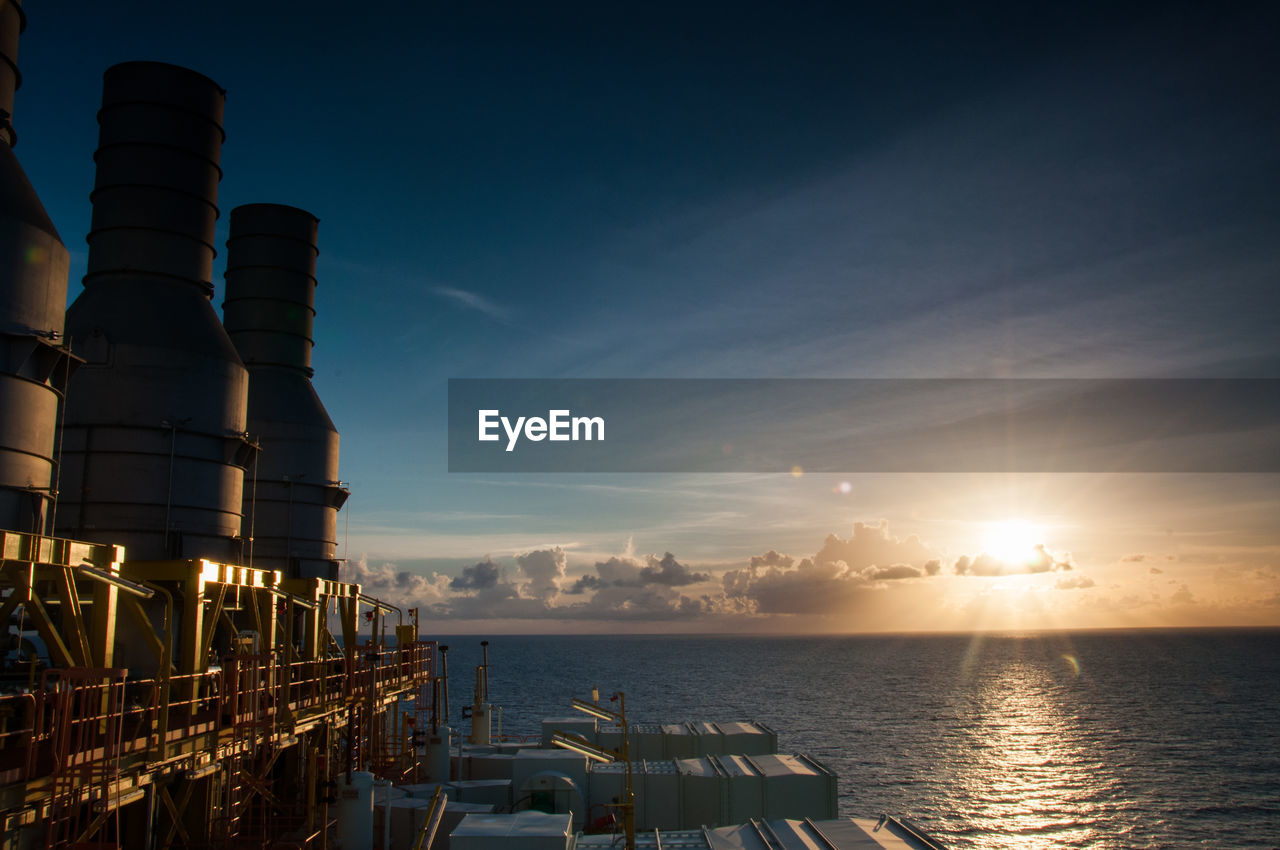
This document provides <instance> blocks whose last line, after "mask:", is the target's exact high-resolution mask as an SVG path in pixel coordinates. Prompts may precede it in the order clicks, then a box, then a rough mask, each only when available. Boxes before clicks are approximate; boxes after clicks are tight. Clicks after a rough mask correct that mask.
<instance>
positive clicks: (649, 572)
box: [640, 552, 711, 587]
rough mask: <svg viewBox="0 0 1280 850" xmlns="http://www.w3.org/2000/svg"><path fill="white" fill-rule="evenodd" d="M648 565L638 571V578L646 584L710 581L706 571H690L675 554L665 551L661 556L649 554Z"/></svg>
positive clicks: (675, 585)
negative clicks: (656, 556)
mask: <svg viewBox="0 0 1280 850" xmlns="http://www.w3.org/2000/svg"><path fill="white" fill-rule="evenodd" d="M648 560H649V565H648V566H647V567H645V568H644V569H642V570H641V571H640V580H641V581H642V582H645V583H647V584H664V585H666V586H667V587H683V586H685V585H688V584H698V583H699V582H704V581H710V580H711V576H710V575H708V574H707V573H695V572H692V571H691V570H690V569H689V568H688V567H686V566H685V565H684V564H682V563H680V562H679V561H677V560H676V558H675V555H672V554H671V553H670V552H667V553H665V554H664V555H663V556H662V558H660V559H659V558H655V557H654V556H653V555H650V556H649V558H648Z"/></svg>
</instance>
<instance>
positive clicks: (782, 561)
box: [751, 549, 796, 569]
mask: <svg viewBox="0 0 1280 850" xmlns="http://www.w3.org/2000/svg"><path fill="white" fill-rule="evenodd" d="M795 562H796V559H795V558H793V557H791V556H790V555H783V554H780V553H778V552H775V551H774V550H772V549H770V550H769V551H768V552H765V553H764V554H763V555H752V556H751V567H752V569H755V568H756V567H782V568H783V569H786V568H787V567H789V566H791V565H792V564H794V563H795Z"/></svg>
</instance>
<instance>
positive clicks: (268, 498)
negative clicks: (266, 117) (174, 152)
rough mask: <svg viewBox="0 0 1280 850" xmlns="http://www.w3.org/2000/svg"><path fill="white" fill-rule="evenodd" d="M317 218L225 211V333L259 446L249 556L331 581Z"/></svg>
mask: <svg viewBox="0 0 1280 850" xmlns="http://www.w3.org/2000/svg"><path fill="white" fill-rule="evenodd" d="M318 229H319V219H317V218H316V217H315V216H314V215H312V214H311V213H309V212H307V211H306V210H301V209H298V208H296V207H290V206H285V205H283V204H245V205H243V206H238V207H236V208H235V209H233V210H232V211H231V235H230V238H228V239H227V271H226V281H227V287H226V299H225V300H224V301H223V304H222V309H223V319H224V324H225V326H226V328H227V333H228V335H229V336H230V338H231V341H232V342H233V343H234V344H235V346H236V350H237V352H238V353H239V354H240V357H241V359H242V360H243V361H244V364H245V367H246V368H248V370H249V374H250V376H251V380H250V382H249V419H248V429H249V431H250V432H251V433H252V434H253V435H254V437H255V438H256V439H257V440H258V442H259V443H260V444H261V446H262V448H263V454H262V461H261V463H262V467H261V469H260V471H259V476H258V481H259V484H258V488H259V492H258V494H257V496H256V498H255V499H254V503H253V504H252V505H251V504H249V502H248V500H246V504H245V507H244V510H245V512H246V513H249V512H250V511H252V512H253V513H254V517H255V518H254V525H255V528H254V534H253V537H254V538H255V550H256V551H255V559H256V560H257V561H258V562H260V564H261V565H262V566H265V567H267V568H269V569H279V570H283V571H285V572H286V574H287V575H289V576H301V577H303V578H325V579H336V578H337V577H338V561H337V558H336V553H337V536H338V535H337V531H338V519H337V518H338V510H339V509H340V508H341V507H342V505H343V503H344V502H345V501H346V498H347V491H346V489H345V488H344V487H342V485H341V483H340V482H339V481H338V446H339V439H338V432H337V429H335V428H334V426H333V422H332V421H331V420H330V419H329V414H328V413H327V412H326V411H325V409H324V405H323V404H322V403H321V402H320V399H319V397H318V396H317V395H316V392H315V388H314V387H313V386H312V384H311V375H312V369H311V350H312V348H313V346H314V342H313V340H312V333H313V326H314V320H315V312H316V311H315V290H316V277H315V272H316V257H317V255H318V254H319V249H318V248H317V234H318Z"/></svg>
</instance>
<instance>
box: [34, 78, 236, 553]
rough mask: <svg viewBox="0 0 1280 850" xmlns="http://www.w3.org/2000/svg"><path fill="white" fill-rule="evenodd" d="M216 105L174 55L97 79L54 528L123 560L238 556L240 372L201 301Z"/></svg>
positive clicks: (205, 295) (215, 171)
mask: <svg viewBox="0 0 1280 850" xmlns="http://www.w3.org/2000/svg"><path fill="white" fill-rule="evenodd" d="M224 101H225V93H224V92H223V90H222V89H221V88H220V87H219V86H218V85H217V84H216V83H215V82H213V81H212V80H210V79H209V78H208V77H205V76H204V75H202V74H198V73H196V72H195V71H191V70H189V69H186V68H180V67H177V66H175V65H168V64H165V63H160V62H126V63H123V64H119V65H115V66H112V67H111V68H108V69H107V71H106V73H105V74H104V75H103V87H102V108H101V109H100V110H99V112H98V124H99V135H98V148H97V151H96V152H95V153H94V161H95V163H96V165H97V169H96V174H95V182H94V190H93V192H92V194H91V195H90V199H91V201H92V203H93V216H92V221H91V225H90V230H89V235H88V237H87V242H88V244H89V257H88V264H87V274H86V275H85V277H84V291H83V292H81V293H80V295H79V297H78V298H76V300H75V303H74V304H72V305H71V308H70V309H69V310H67V311H66V328H67V335H68V336H69V337H71V338H72V339H73V341H74V351H75V353H76V354H77V355H79V356H81V357H83V358H84V359H85V361H86V363H85V365H84V367H82V368H80V369H79V370H77V371H76V373H75V374H74V375H72V377H71V382H70V384H71V391H69V392H68V394H67V404H66V425H65V427H64V429H63V441H62V446H63V470H62V481H63V485H62V491H63V492H62V496H61V497H60V498H59V501H58V511H59V517H58V525H59V527H60V528H62V529H63V530H64V533H68V534H70V535H72V536H75V537H79V538H81V539H85V540H90V541H98V542H111V543H118V544H121V545H123V546H124V547H125V548H126V550H127V551H128V553H129V556H130V558H131V559H136V560H150V559H165V558H170V557H174V556H177V557H183V558H193V557H202V558H208V559H210V560H215V561H221V562H224V563H228V562H239V560H240V558H241V556H242V554H243V553H242V552H241V549H240V535H241V533H242V513H243V504H242V498H243V492H244V478H245V470H246V469H247V468H248V466H249V464H250V462H251V461H252V459H253V455H254V452H255V447H254V446H253V444H252V443H250V442H249V441H248V440H247V434H246V427H245V425H246V415H247V398H248V372H247V371H246V370H245V368H244V365H243V364H242V363H241V362H240V358H239V356H238V355H237V354H236V351H235V347H234V346H233V345H232V344H231V341H230V339H229V338H228V337H227V334H226V331H225V330H224V329H223V327H222V323H221V322H220V321H219V320H218V317H217V315H216V314H215V313H214V311H213V307H212V305H211V304H210V303H209V299H210V296H211V294H212V292H213V284H212V282H211V280H212V276H213V275H212V272H213V259H214V256H215V253H216V252H215V250H214V248H213V240H214V226H215V223H216V221H217V217H218V206H217V198H218V183H219V181H220V179H221V177H222V171H221V168H220V166H219V159H220V156H221V149H222V143H223V140H224V137H225V134H224V133H223V130H222V113H223V105H224ZM162 423H163V424H162ZM179 432H181V434H182V440H181V441H179V440H178V439H177V434H178V433H179ZM90 433H92V434H93V441H94V445H93V447H92V450H90V447H89V446H88V438H89V434H90ZM90 481H92V486H91V487H90V486H87V485H88V483H89V482H90Z"/></svg>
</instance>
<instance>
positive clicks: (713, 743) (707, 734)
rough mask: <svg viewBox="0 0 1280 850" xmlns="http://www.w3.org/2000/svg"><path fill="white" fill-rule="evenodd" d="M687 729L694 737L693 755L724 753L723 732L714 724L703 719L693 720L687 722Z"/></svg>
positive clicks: (717, 754)
mask: <svg viewBox="0 0 1280 850" xmlns="http://www.w3.org/2000/svg"><path fill="white" fill-rule="evenodd" d="M689 731H690V732H691V733H692V734H693V736H694V738H695V739H696V743H695V744H694V748H695V751H694V755H697V756H722V755H724V754H725V748H724V734H723V733H722V732H721V731H720V727H718V726H717V725H716V724H714V723H707V722H706V721H703V720H698V721H694V722H693V723H690V724H689Z"/></svg>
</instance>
